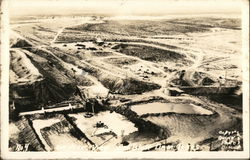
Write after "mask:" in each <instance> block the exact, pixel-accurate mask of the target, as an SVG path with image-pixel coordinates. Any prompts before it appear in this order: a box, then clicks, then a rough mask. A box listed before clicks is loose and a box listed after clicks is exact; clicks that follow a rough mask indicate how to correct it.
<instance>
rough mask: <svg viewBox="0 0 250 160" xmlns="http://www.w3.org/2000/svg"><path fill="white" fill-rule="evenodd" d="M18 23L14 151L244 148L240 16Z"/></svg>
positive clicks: (13, 46)
mask: <svg viewBox="0 0 250 160" xmlns="http://www.w3.org/2000/svg"><path fill="white" fill-rule="evenodd" d="M10 26H11V32H10V86H9V88H10V92H9V111H10V113H9V117H10V118H9V124H10V125H9V126H10V127H9V128H10V132H9V133H10V135H9V150H10V151H22V150H26V151H48V152H51V151H72V152H74V151H97V152H101V151H124V152H125V151H227V150H234V151H241V150H243V148H242V132H243V131H242V68H241V60H240V59H241V55H242V53H241V21H240V19H239V18H217V17H216V18H211V17H196V18H169V19H160V20H159V19H158V20H154V19H150V20H136V19H133V20H123V19H112V17H102V18H96V17H95V18H93V17H87V16H86V17H84V16H79V17H77V16H74V17H70V16H68V17H67V16H65V17H61V16H58V17H56V16H53V17H50V16H47V17H32V16H30V17H27V18H24V17H22V18H13V19H11V23H10ZM220 131H232V132H233V131H237V133H238V134H239V136H238V137H240V140H239V143H237V144H235V147H234V148H233V149H232V148H230V149H228V148H227V147H225V146H223V145H222V143H221V140H220V139H218V136H219V132H220ZM17 144H18V145H17Z"/></svg>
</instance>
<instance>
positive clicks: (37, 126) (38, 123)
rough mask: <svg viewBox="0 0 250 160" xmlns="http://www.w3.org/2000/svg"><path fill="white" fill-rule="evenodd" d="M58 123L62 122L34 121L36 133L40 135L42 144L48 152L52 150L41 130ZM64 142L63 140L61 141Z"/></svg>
mask: <svg viewBox="0 0 250 160" xmlns="http://www.w3.org/2000/svg"><path fill="white" fill-rule="evenodd" d="M57 122H60V119H54V118H53V119H52V118H51V119H36V120H33V127H34V129H35V131H36V133H37V134H38V136H39V138H40V139H41V141H42V143H43V144H44V146H45V149H46V150H47V151H50V150H51V148H50V147H49V145H48V144H47V142H46V141H45V140H44V138H43V136H42V134H41V132H40V130H41V129H43V128H45V127H49V126H51V125H53V124H55V123H57ZM61 141H62V140H61Z"/></svg>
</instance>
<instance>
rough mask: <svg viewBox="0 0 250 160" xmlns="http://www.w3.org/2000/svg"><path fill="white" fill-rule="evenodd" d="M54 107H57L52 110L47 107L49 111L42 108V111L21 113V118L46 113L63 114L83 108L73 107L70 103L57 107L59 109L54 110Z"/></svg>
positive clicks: (77, 105)
mask: <svg viewBox="0 0 250 160" xmlns="http://www.w3.org/2000/svg"><path fill="white" fill-rule="evenodd" d="M52 107H55V106H51V108H49V106H48V107H47V108H48V109H44V107H42V109H40V110H34V111H28V112H20V113H19V116H27V115H33V114H45V113H53V112H61V111H73V110H74V109H80V108H81V107H80V106H79V104H76V105H71V104H70V103H68V105H67V106H61V107H57V108H52Z"/></svg>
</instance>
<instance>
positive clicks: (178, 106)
mask: <svg viewBox="0 0 250 160" xmlns="http://www.w3.org/2000/svg"><path fill="white" fill-rule="evenodd" d="M131 110H132V111H134V112H136V113H137V114H138V115H143V114H146V113H166V112H175V113H185V114H207V115H209V114H212V113H213V112H211V111H210V110H207V109H205V108H202V107H200V106H196V105H194V104H183V103H161V102H154V103H147V104H138V105H133V106H131Z"/></svg>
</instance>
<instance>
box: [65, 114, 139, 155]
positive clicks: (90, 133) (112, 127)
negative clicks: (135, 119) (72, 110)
mask: <svg viewBox="0 0 250 160" xmlns="http://www.w3.org/2000/svg"><path fill="white" fill-rule="evenodd" d="M69 116H70V117H75V118H76V121H75V123H76V124H77V126H78V127H79V128H80V129H81V131H82V132H83V133H85V134H86V136H87V137H88V138H89V139H90V140H92V141H93V142H94V143H95V144H96V145H97V146H99V149H100V150H104V151H106V150H114V149H115V148H117V147H116V145H117V144H118V143H121V140H122V136H126V135H129V134H130V133H133V132H135V131H137V128H135V127H134V124H133V123H131V122H129V121H128V120H127V119H126V117H124V116H122V115H120V114H117V113H115V112H113V113H110V112H108V111H105V112H100V113H98V114H97V115H94V116H93V117H90V118H85V117H84V113H79V114H69ZM99 121H101V122H102V123H104V124H105V125H107V127H108V128H106V129H105V128H94V127H93V126H94V125H95V124H96V123H97V122H99ZM109 131H112V132H114V133H115V134H116V135H117V138H115V137H113V136H111V135H109V136H103V137H104V139H103V138H101V137H100V136H97V135H100V134H102V133H108V132H109ZM109 139H110V140H109ZM106 141H107V142H106ZM117 149H118V148H117Z"/></svg>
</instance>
